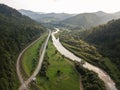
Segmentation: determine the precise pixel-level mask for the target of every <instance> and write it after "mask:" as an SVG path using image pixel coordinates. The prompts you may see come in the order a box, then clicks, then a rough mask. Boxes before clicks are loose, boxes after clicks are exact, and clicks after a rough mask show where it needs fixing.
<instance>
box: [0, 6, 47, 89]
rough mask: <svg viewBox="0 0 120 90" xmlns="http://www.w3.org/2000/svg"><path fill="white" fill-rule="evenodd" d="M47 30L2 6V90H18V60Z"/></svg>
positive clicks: (0, 14) (0, 47)
mask: <svg viewBox="0 0 120 90" xmlns="http://www.w3.org/2000/svg"><path fill="white" fill-rule="evenodd" d="M43 32H45V28H44V27H43V26H41V25H40V24H38V23H36V22H35V21H33V20H31V19H30V18H28V17H26V16H23V15H22V14H20V13H19V12H18V11H17V10H15V9H13V8H10V7H8V6H6V5H3V4H0V70H1V71H0V82H1V83H0V90H17V89H18V84H19V81H18V77H17V74H16V67H15V65H16V59H17V56H18V54H19V53H20V51H21V50H22V49H23V48H24V47H25V46H26V45H27V44H28V43H30V42H31V41H33V40H34V39H36V38H37V37H39V36H40V35H42V33H43Z"/></svg>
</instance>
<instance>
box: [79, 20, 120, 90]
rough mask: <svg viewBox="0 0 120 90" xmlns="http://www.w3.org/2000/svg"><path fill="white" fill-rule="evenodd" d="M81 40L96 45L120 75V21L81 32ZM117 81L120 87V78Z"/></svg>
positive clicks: (113, 21)
mask: <svg viewBox="0 0 120 90" xmlns="http://www.w3.org/2000/svg"><path fill="white" fill-rule="evenodd" d="M79 38H80V39H83V40H85V41H86V42H88V43H90V44H93V45H95V46H96V47H97V49H98V50H99V52H100V53H101V54H103V56H105V57H108V58H110V60H111V61H112V62H113V63H114V64H115V66H116V67H117V68H118V70H119V72H118V73H120V19H118V20H112V21H110V22H108V23H107V24H105V25H100V26H98V27H95V28H93V29H91V30H86V31H84V32H80V33H79ZM116 73H117V72H116ZM118 77H119V76H118ZM116 81H117V83H116V84H117V85H118V86H120V77H119V79H116ZM119 88H120V87H119Z"/></svg>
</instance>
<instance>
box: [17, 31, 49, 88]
mask: <svg viewBox="0 0 120 90" xmlns="http://www.w3.org/2000/svg"><path fill="white" fill-rule="evenodd" d="M50 34H51V31H50V30H49V35H48V37H47V39H46V42H45V45H44V47H43V51H42V54H41V57H40V59H39V64H38V66H37V68H36V69H35V71H34V73H33V74H32V75H31V77H30V78H29V79H28V80H27V81H24V80H23V77H22V75H21V73H20V60H21V57H22V55H23V53H24V52H25V51H26V50H27V49H28V48H29V47H30V46H32V45H33V44H34V43H36V42H37V41H38V40H39V39H40V38H41V37H39V38H38V39H37V40H35V41H34V42H32V43H31V44H30V45H28V46H27V47H26V48H25V49H24V50H23V51H22V52H21V53H20V54H19V56H18V59H17V63H16V72H17V75H18V78H19V81H20V83H21V86H20V88H19V90H28V88H27V85H28V84H29V83H30V82H31V81H32V79H33V78H34V77H35V76H36V75H37V73H38V72H39V70H40V68H41V64H42V61H43V58H44V54H45V50H46V46H47V43H48V40H49V37H50Z"/></svg>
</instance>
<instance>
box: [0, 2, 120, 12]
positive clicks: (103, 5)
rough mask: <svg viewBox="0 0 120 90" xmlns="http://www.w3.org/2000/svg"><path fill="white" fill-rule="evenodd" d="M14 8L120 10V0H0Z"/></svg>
mask: <svg viewBox="0 0 120 90" xmlns="http://www.w3.org/2000/svg"><path fill="white" fill-rule="evenodd" d="M0 3H4V4H7V5H8V6H11V7H13V8H16V9H27V10H32V11H37V12H57V13H60V12H65V13H83V12H96V11H105V12H108V13H111V12H117V11H120V0H0Z"/></svg>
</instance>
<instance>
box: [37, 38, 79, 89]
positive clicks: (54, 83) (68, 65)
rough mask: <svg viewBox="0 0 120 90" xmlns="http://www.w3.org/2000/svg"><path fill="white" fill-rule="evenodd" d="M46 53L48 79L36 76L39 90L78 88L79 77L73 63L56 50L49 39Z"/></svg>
mask: <svg viewBox="0 0 120 90" xmlns="http://www.w3.org/2000/svg"><path fill="white" fill-rule="evenodd" d="M46 53H47V56H48V58H49V59H48V62H49V66H48V68H47V70H46V74H47V77H48V78H49V80H48V79H46V77H44V76H40V75H38V76H37V85H38V86H39V87H40V90H79V87H80V77H79V74H78V72H77V71H76V70H75V67H74V65H73V63H72V62H70V61H68V60H67V59H66V58H65V57H64V56H62V55H61V54H60V53H59V52H56V49H55V47H54V46H53V44H52V42H51V41H50V40H49V43H48V48H47V51H46ZM58 71H59V72H60V74H59V75H58V74H57V72H58Z"/></svg>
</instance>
